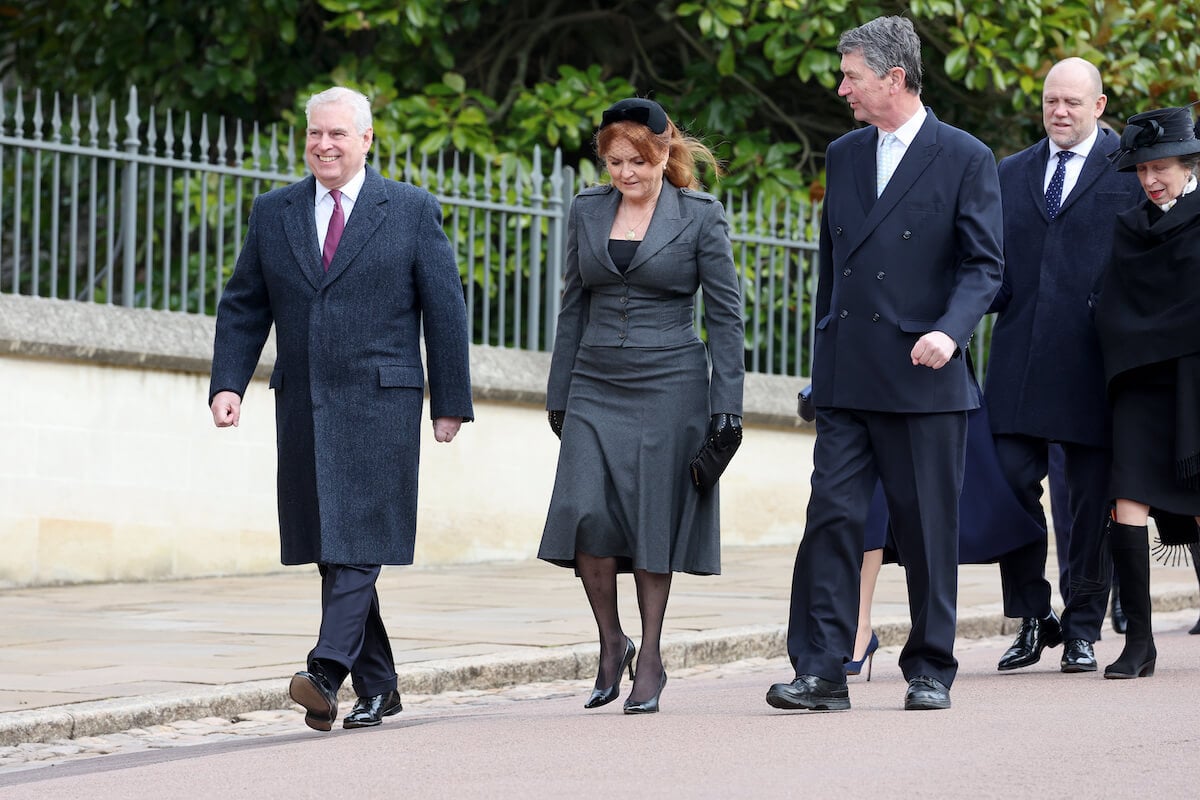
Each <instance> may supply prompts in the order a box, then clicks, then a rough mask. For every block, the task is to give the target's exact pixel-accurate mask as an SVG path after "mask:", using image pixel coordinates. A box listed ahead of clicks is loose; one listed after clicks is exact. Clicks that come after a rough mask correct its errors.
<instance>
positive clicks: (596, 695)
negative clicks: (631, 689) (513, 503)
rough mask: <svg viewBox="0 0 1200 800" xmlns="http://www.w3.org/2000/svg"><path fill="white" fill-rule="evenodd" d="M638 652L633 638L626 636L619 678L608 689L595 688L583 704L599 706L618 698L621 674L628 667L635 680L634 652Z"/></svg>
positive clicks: (587, 706)
mask: <svg viewBox="0 0 1200 800" xmlns="http://www.w3.org/2000/svg"><path fill="white" fill-rule="evenodd" d="M636 652H637V650H636V648H634V646H633V640H632V639H630V638H629V637H628V636H626V637H625V655H624V656H622V657H621V668H620V669H618V670H617V679H616V680H615V681H613V685H612V686H609V687H608V688H607V689H593V690H592V696H591V697H589V698H588V701H587V702H586V703H584V704H583V707H584V708H599V707H600V706H604V705H608V704H609V703H611V702H612V701H613V700H616V699H617V696H618V695H620V694H621V674H622V673H623V672H625V670H626V669H628V670H629V680H633V654H634V653H636Z"/></svg>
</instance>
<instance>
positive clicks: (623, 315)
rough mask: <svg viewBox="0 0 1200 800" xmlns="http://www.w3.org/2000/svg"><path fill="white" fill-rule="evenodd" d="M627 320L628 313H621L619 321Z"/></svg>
mask: <svg viewBox="0 0 1200 800" xmlns="http://www.w3.org/2000/svg"><path fill="white" fill-rule="evenodd" d="M628 320H629V315H628V314H622V315H621V322H626V321H628Z"/></svg>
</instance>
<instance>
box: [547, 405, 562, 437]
mask: <svg viewBox="0 0 1200 800" xmlns="http://www.w3.org/2000/svg"><path fill="white" fill-rule="evenodd" d="M546 417H547V418H548V419H549V420H550V430H552V431H554V435H555V436H557V437H558V438H559V439H561V438H562V426H563V420H565V419H566V418H567V412H566V411H547V412H546Z"/></svg>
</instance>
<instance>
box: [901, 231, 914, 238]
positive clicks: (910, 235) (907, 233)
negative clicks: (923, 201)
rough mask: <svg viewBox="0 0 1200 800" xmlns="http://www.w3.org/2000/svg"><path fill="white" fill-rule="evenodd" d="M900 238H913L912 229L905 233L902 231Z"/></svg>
mask: <svg viewBox="0 0 1200 800" xmlns="http://www.w3.org/2000/svg"><path fill="white" fill-rule="evenodd" d="M900 238H901V239H911V238H912V231H905V232H904V233H902V234H901V235H900Z"/></svg>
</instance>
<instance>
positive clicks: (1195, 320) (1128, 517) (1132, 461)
mask: <svg viewBox="0 0 1200 800" xmlns="http://www.w3.org/2000/svg"><path fill="white" fill-rule="evenodd" d="M1110 158H1112V159H1113V163H1114V165H1115V166H1116V168H1117V169H1118V170H1120V171H1123V172H1125V171H1135V170H1136V172H1137V175H1138V179H1139V180H1140V181H1141V184H1142V189H1143V190H1144V191H1145V192H1146V200H1145V201H1144V202H1143V203H1141V204H1140V205H1138V206H1136V207H1135V208H1132V209H1130V210H1129V211H1126V212H1124V213H1122V214H1120V215H1118V217H1117V229H1116V234H1115V237H1114V239H1113V251H1112V259H1111V261H1110V262H1109V266H1108V269H1107V271H1106V273H1105V275H1104V278H1103V283H1102V285H1101V291H1100V296H1099V298H1098V301H1097V303H1096V307H1095V312H1096V328H1097V332H1098V333H1099V336H1100V347H1101V350H1102V352H1103V354H1104V369H1105V374H1106V378H1107V381H1108V392H1109V399H1110V400H1111V402H1112V407H1113V477H1112V491H1113V496H1114V497H1115V498H1116V507H1115V510H1114V513H1113V520H1112V522H1111V524H1110V528H1109V533H1110V537H1109V541H1110V544H1111V547H1112V558H1113V567H1114V569H1115V571H1116V574H1117V578H1118V580H1119V583H1120V595H1121V605H1122V607H1123V608H1124V610H1125V615H1126V618H1127V620H1128V623H1127V624H1128V628H1127V630H1126V634H1125V649H1124V650H1123V651H1122V652H1121V656H1120V658H1118V659H1117V660H1116V661H1115V662H1114V663H1112V664H1110V665H1109V666H1108V667H1107V668H1106V669H1105V670H1104V677H1106V678H1140V677H1148V676H1150V675H1153V674H1154V666H1155V660H1156V657H1157V653H1156V651H1155V648H1154V637H1153V635H1152V634H1151V629H1150V552H1149V543H1148V541H1147V536H1148V532H1147V521H1148V517H1149V516H1154V518H1155V521H1156V523H1157V525H1158V530H1159V541H1160V544H1161V545H1163V546H1165V547H1172V546H1187V545H1189V544H1192V543H1194V542H1196V541H1197V538H1200V537H1198V529H1200V528H1198V526H1200V191H1196V189H1197V180H1196V171H1197V166H1198V165H1200V140H1197V138H1196V134H1195V131H1194V129H1193V122H1192V115H1191V110H1190V109H1189V108H1165V109H1159V110H1156V111H1147V112H1145V113H1143V114H1137V115H1135V116H1132V117H1130V118H1129V122H1128V124H1127V126H1126V127H1125V130H1124V131H1123V132H1122V134H1121V146H1120V148H1119V149H1117V150H1115V151H1113V153H1112V155H1111V156H1110Z"/></svg>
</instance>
